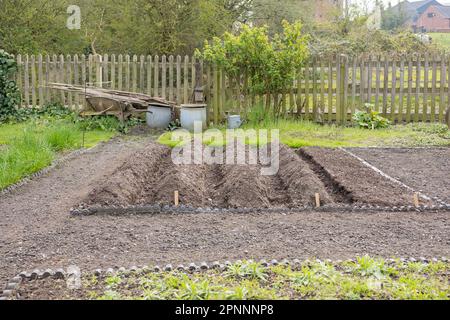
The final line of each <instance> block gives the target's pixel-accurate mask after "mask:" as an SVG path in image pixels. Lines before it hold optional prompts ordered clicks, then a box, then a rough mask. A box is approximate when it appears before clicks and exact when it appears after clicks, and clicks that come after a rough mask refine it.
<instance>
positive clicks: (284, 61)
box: [197, 21, 309, 115]
mask: <svg viewBox="0 0 450 320" xmlns="http://www.w3.org/2000/svg"><path fill="white" fill-rule="evenodd" d="M282 25H283V31H282V32H281V33H277V34H275V35H274V36H272V37H270V36H269V32H268V28H267V27H266V26H264V27H254V28H251V27H249V26H246V25H244V26H243V28H242V30H241V32H240V33H238V34H236V35H234V34H232V33H229V32H226V33H225V34H224V35H223V37H222V38H217V37H215V38H214V39H213V40H212V42H211V43H209V42H207V41H206V42H205V45H204V48H203V50H202V51H198V50H197V56H199V57H200V58H202V59H203V60H204V61H206V62H209V63H213V64H216V65H217V66H218V67H220V68H223V69H224V70H225V72H226V73H227V74H228V75H229V76H230V77H231V78H236V77H237V75H238V74H239V73H243V74H246V75H247V77H248V80H249V90H250V91H252V92H253V93H255V94H266V95H267V97H268V98H270V96H271V95H273V96H274V98H275V109H274V110H272V111H273V113H274V114H276V115H278V114H279V111H280V108H279V107H280V101H279V94H280V93H282V92H284V91H285V90H287V89H288V88H290V86H292V84H293V83H294V78H295V74H296V71H297V70H299V69H300V68H301V67H302V66H303V65H304V63H305V62H306V60H307V58H308V55H309V51H308V46H307V42H308V38H307V36H305V35H304V34H303V33H302V24H301V23H300V22H296V23H294V24H290V23H289V22H287V21H283V22H282ZM242 89H243V88H242ZM266 101H267V104H266V111H267V112H269V111H270V110H269V107H270V99H266Z"/></svg>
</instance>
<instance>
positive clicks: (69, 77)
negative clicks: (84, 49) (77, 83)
mask: <svg viewBox="0 0 450 320" xmlns="http://www.w3.org/2000/svg"><path fill="white" fill-rule="evenodd" d="M66 70H67V74H66V83H67V84H69V85H70V84H72V83H73V63H72V56H71V55H70V54H69V55H67V63H66ZM67 105H68V106H69V108H70V109H73V93H72V92H69V93H67Z"/></svg>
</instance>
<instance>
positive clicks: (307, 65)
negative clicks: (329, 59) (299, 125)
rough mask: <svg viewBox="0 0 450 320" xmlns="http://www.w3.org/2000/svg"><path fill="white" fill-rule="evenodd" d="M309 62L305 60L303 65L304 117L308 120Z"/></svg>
mask: <svg viewBox="0 0 450 320" xmlns="http://www.w3.org/2000/svg"><path fill="white" fill-rule="evenodd" d="M309 68H310V62H309V61H308V62H306V65H305V111H304V112H305V119H306V120H309V92H310V91H309V90H310V85H309V77H310V76H309V75H310V69H309Z"/></svg>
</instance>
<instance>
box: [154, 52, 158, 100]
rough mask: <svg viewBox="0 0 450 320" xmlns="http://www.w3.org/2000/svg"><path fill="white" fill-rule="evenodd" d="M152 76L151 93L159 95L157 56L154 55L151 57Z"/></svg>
mask: <svg viewBox="0 0 450 320" xmlns="http://www.w3.org/2000/svg"><path fill="white" fill-rule="evenodd" d="M153 66H154V72H155V73H154V76H153V95H154V96H155V97H159V56H158V55H156V56H155V57H154V59H153Z"/></svg>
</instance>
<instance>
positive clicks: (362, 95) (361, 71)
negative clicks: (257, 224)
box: [359, 55, 367, 105]
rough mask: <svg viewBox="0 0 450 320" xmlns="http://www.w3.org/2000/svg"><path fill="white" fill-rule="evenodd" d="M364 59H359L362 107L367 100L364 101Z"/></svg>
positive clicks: (362, 57)
mask: <svg viewBox="0 0 450 320" xmlns="http://www.w3.org/2000/svg"><path fill="white" fill-rule="evenodd" d="M365 59H366V57H365V55H362V56H361V59H360V80H359V81H360V85H359V88H360V94H359V97H360V100H361V104H362V105H364V104H365V103H366V102H367V100H366V87H367V86H366V83H367V74H366V61H365Z"/></svg>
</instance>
